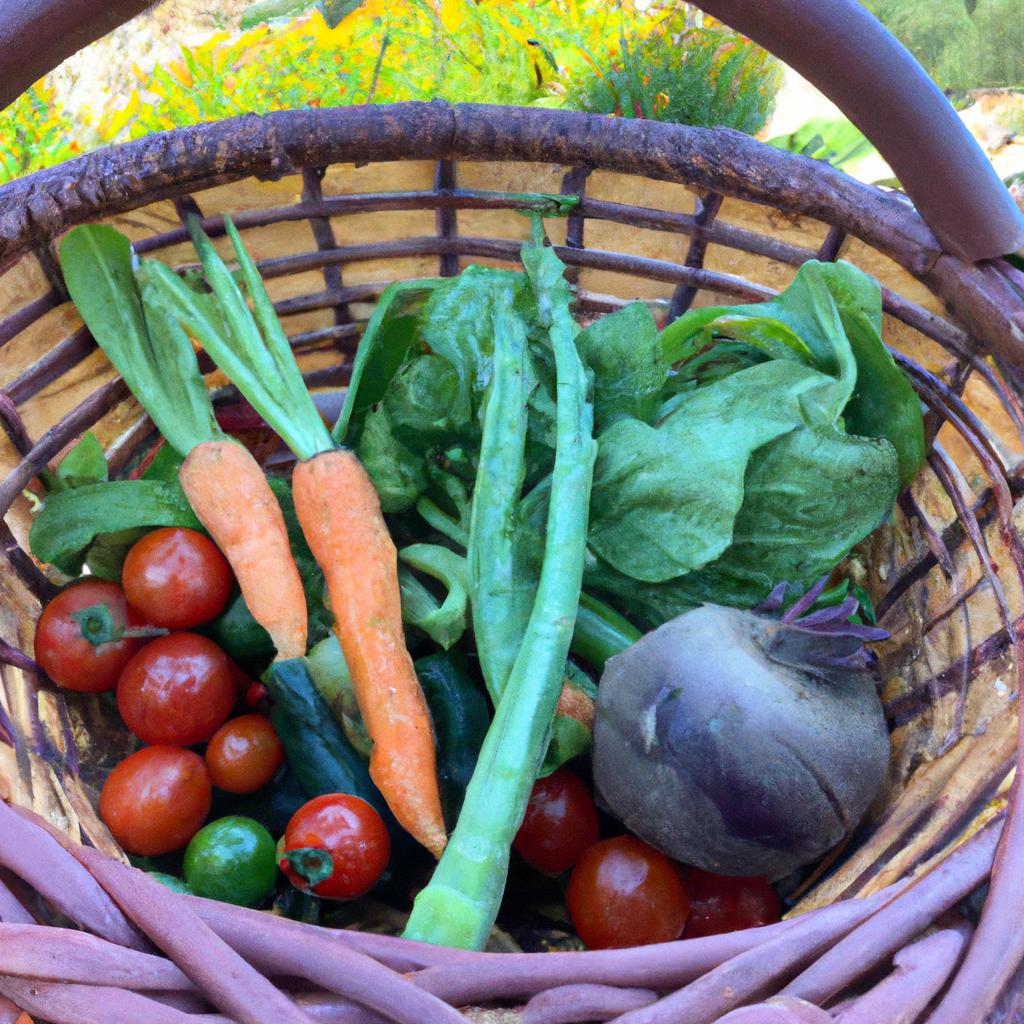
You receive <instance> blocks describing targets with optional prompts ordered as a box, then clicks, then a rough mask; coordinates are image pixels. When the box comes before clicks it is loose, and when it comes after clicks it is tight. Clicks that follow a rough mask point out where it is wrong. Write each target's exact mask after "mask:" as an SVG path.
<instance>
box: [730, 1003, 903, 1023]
mask: <svg viewBox="0 0 1024 1024" xmlns="http://www.w3.org/2000/svg"><path fill="white" fill-rule="evenodd" d="M883 1019H884V1020H885V1022H886V1024H889V1020H888V1018H882V1017H879V1018H878V1019H877V1020H875V1021H874V1024H881V1022H882V1020H883ZM715 1024H835V1020H834V1018H833V1016H832V1014H830V1013H827V1012H826V1011H825V1010H822V1009H821V1008H820V1007H817V1006H815V1005H814V1004H813V1003H806V1002H804V1000H802V999H793V998H792V997H791V996H779V997H778V998H775V999H769V1000H768V1001H767V1002H764V1003H758V1004H757V1006H743V1007H741V1008H740V1009H738V1010H733V1011H732V1013H727V1014H726V1015H725V1016H724V1017H719V1018H718V1020H717V1021H715Z"/></svg>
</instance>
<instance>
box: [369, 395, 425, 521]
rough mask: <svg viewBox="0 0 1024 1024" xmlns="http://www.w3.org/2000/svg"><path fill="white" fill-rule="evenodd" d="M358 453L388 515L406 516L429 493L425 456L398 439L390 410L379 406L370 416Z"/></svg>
mask: <svg viewBox="0 0 1024 1024" xmlns="http://www.w3.org/2000/svg"><path fill="white" fill-rule="evenodd" d="M356 451H357V454H358V455H359V461H360V462H362V464H363V466H364V468H365V469H366V472H367V474H368V475H369V477H370V479H371V480H372V481H373V486H374V487H375V488H376V489H377V494H378V495H379V496H380V507H381V509H383V511H384V512H404V511H405V510H406V509H408V508H412V506H413V505H415V504H416V499H417V498H418V497H419V496H420V495H421V494H422V493H423V492H424V491H425V490H426V488H427V476H426V472H425V470H424V465H423V456H422V454H421V453H417V452H414V451H413V450H412V449H411V448H409V447H407V446H406V445H404V444H402V443H401V442H400V441H399V440H398V439H397V438H396V437H395V431H394V424H393V422H392V419H391V413H390V412H389V410H388V409H387V407H386V406H384V405H378V406H377V407H376V408H374V409H371V410H370V411H369V412H368V413H367V414H366V418H365V419H364V421H363V430H362V434H361V435H360V437H359V447H358V448H357V449H356Z"/></svg>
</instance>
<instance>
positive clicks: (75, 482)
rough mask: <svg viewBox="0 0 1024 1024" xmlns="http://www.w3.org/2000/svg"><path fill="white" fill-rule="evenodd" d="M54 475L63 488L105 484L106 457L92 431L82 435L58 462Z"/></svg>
mask: <svg viewBox="0 0 1024 1024" xmlns="http://www.w3.org/2000/svg"><path fill="white" fill-rule="evenodd" d="M56 475H57V480H58V481H60V483H61V484H62V485H63V486H64V487H82V486H84V485H85V484H102V483H106V481H107V476H108V469H107V457H106V456H105V455H104V454H103V447H102V446H101V445H100V443H99V441H97V440H96V435H95V434H94V433H93V432H92V431H89V432H88V433H85V434H83V435H82V439H81V440H80V441H79V442H78V444H76V445H75V446H74V448H72V449H71V451H69V452H68V453H67V455H65V456H64V458H63V459H61V460H60V465H59V466H58V467H57V474H56Z"/></svg>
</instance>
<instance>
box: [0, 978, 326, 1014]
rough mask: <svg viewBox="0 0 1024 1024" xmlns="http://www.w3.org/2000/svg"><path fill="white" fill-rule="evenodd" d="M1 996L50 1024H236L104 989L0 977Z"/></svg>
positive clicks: (94, 986)
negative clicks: (194, 1014)
mask: <svg viewBox="0 0 1024 1024" xmlns="http://www.w3.org/2000/svg"><path fill="white" fill-rule="evenodd" d="M0 993H3V994H4V995H6V996H7V997H8V998H9V999H12V1000H13V1001H14V1002H15V1003H17V1005H18V1006H21V1007H22V1008H24V1009H25V1010H26V1011H27V1012H28V1013H31V1014H33V1015H34V1016H35V1017H37V1018H38V1019H39V1020H40V1021H44V1020H45V1021H48V1022H49V1024H234V1021H233V1020H231V1019H229V1018H227V1017H207V1016H205V1015H204V1016H202V1017H199V1016H193V1015H192V1014H189V1013H182V1012H181V1010H176V1009H174V1007H171V1006H166V1005H164V1004H163V1003H160V1002H157V1001H156V1000H155V999H147V998H146V997H145V996H143V995H140V994H139V993H138V992H130V991H128V990H126V989H123V988H110V987H108V986H105V985H78V984H65V983H61V982H55V981H30V980H27V979H25V978H11V977H4V976H3V975H0ZM307 1019H308V1018H307Z"/></svg>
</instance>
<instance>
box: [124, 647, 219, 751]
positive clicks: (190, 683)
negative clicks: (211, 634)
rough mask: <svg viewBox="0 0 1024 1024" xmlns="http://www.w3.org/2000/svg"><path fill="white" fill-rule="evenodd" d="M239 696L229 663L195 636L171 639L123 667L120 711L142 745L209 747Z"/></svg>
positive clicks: (142, 651) (141, 652)
mask: <svg viewBox="0 0 1024 1024" xmlns="http://www.w3.org/2000/svg"><path fill="white" fill-rule="evenodd" d="M236 696H237V690H236V689H235V680H234V678H233V676H232V675H231V661H230V659H229V658H228V656H227V655H226V654H225V653H224V652H223V651H222V650H221V649H220V648H219V647H218V646H217V645H216V644H215V643H214V642H213V641H212V640H208V639H207V638H206V637H205V636H199V635H197V634H196V633H171V634H170V635H168V636H162V637H159V638H158V639H156V640H153V641H152V642H151V643H149V644H147V645H146V646H145V647H144V648H143V649H142V650H141V651H139V653H138V654H136V655H135V657H134V658H132V660H131V661H130V662H128V664H127V665H126V666H125V668H124V671H123V672H122V673H121V678H120V679H119V680H118V683H117V706H118V709H119V710H120V712H121V717H122V718H123V719H124V722H125V725H127V726H128V728H129V729H131V731H132V732H133V733H135V735H136V736H138V737H139V739H140V740H142V742H143V743H167V744H171V745H172V746H179V747H190V746H192V744H194V743H205V742H206V740H208V739H209V738H210V737H211V736H212V735H213V734H214V733H215V732H216V731H217V730H218V729H219V728H220V727H221V725H223V724H224V721H225V719H226V718H227V717H228V715H229V714H230V713H231V708H232V707H233V706H234V703H235V698H236Z"/></svg>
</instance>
